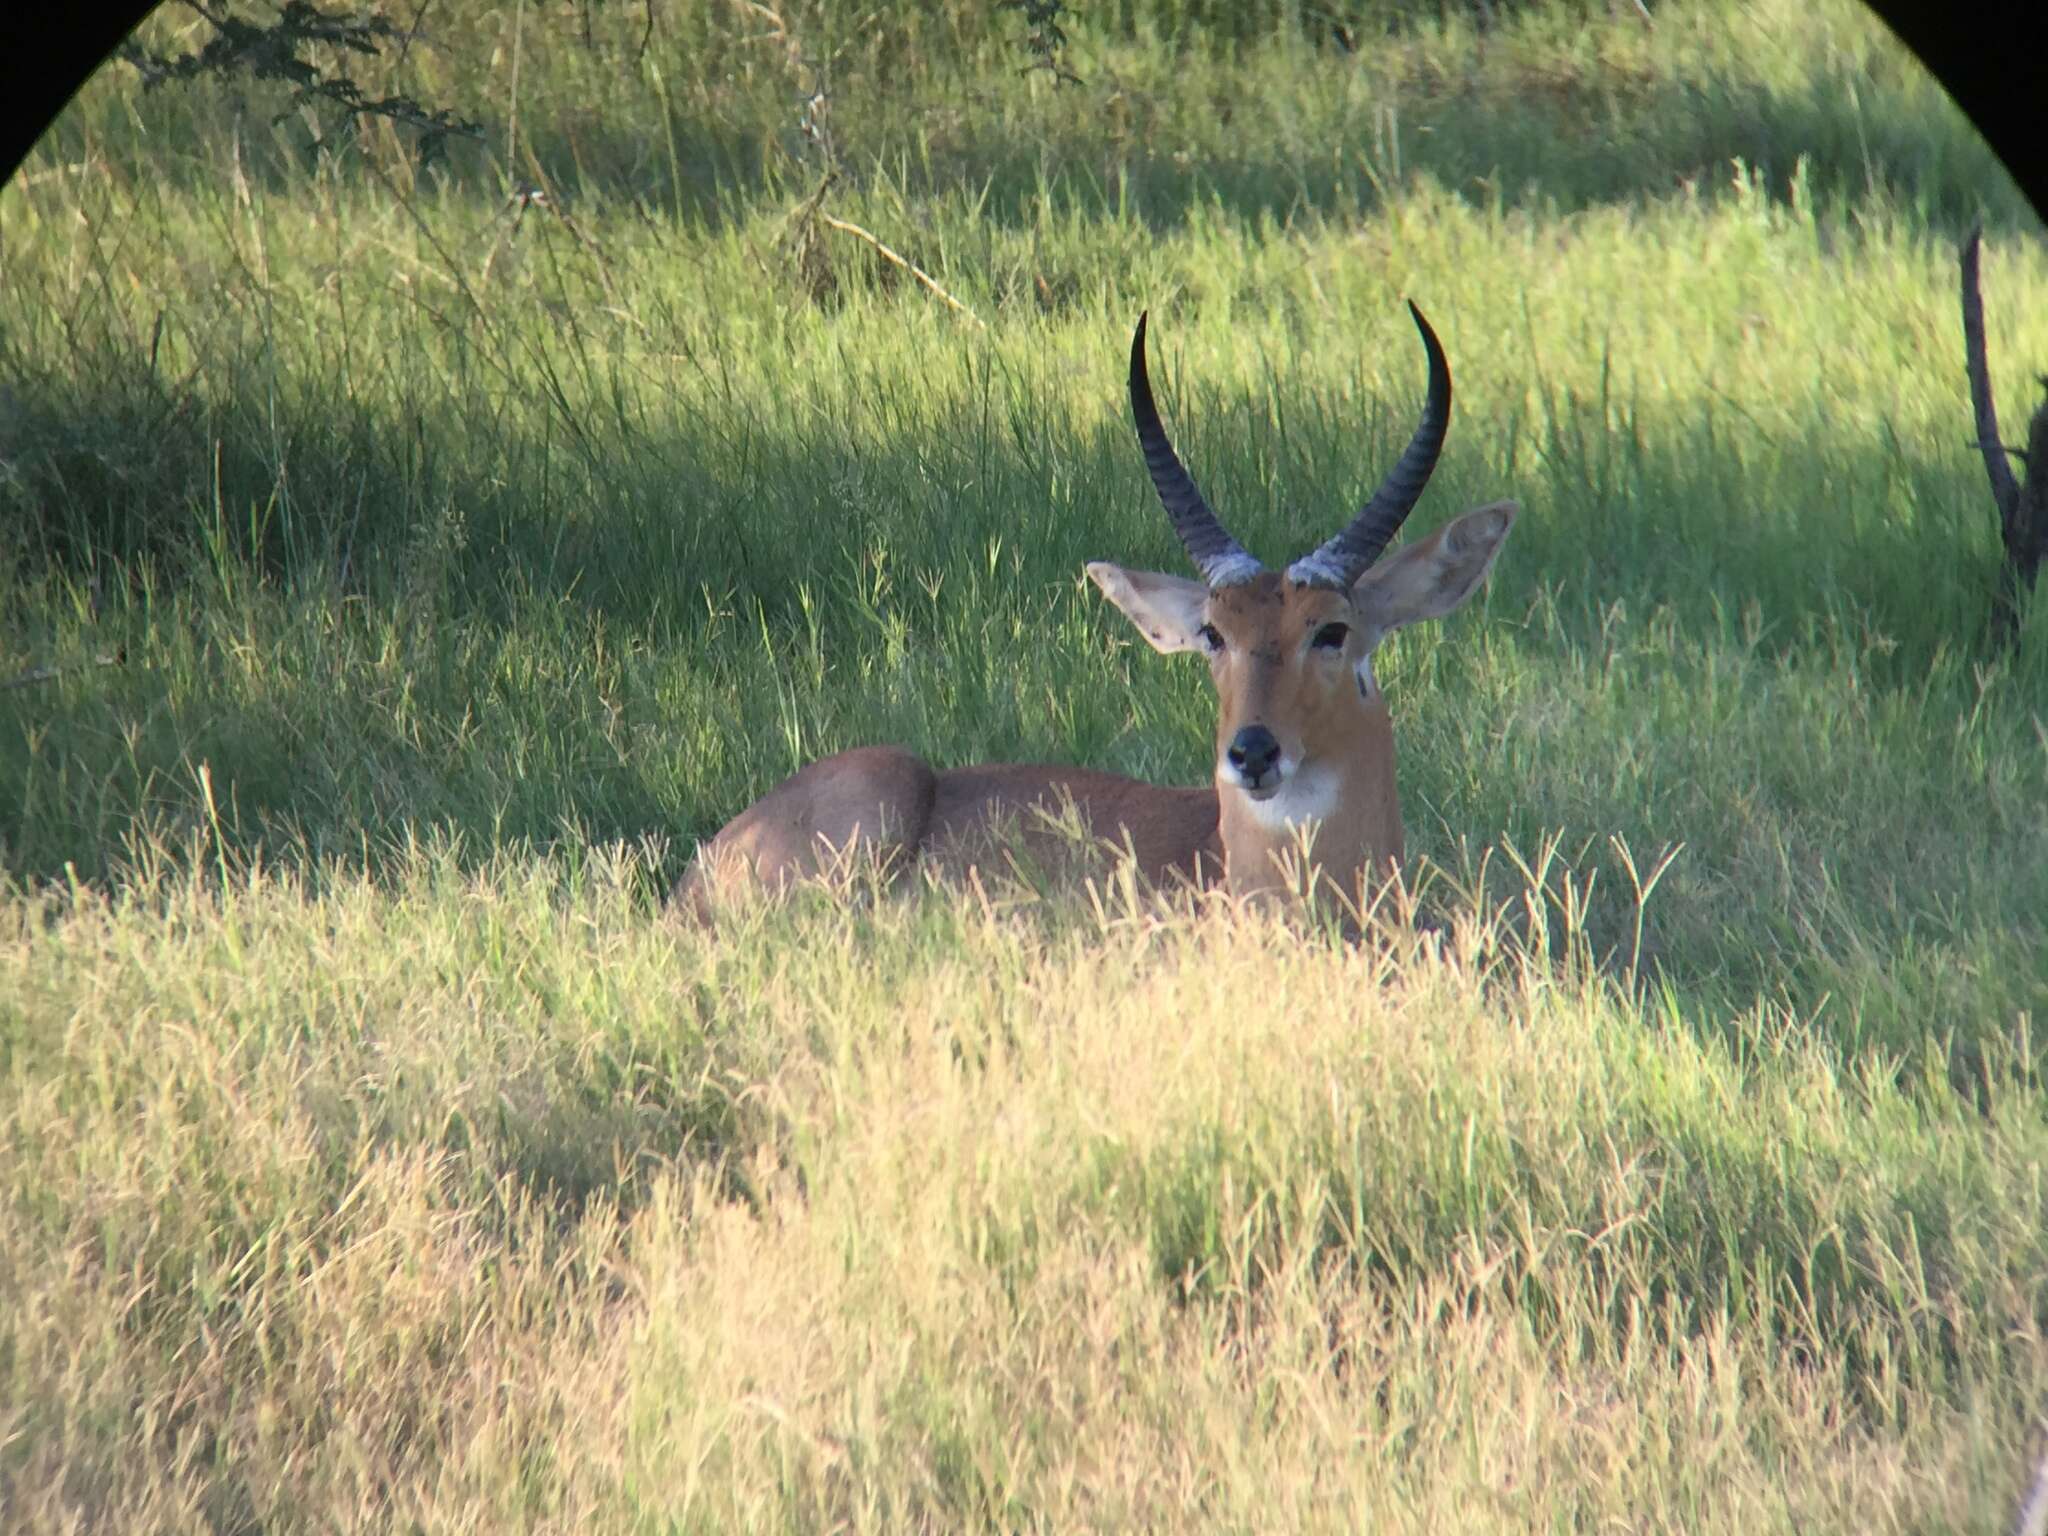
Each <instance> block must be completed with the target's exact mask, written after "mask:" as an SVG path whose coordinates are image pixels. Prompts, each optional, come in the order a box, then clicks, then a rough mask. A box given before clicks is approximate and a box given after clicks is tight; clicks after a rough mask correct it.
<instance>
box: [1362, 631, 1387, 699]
mask: <svg viewBox="0 0 2048 1536" xmlns="http://www.w3.org/2000/svg"><path fill="white" fill-rule="evenodd" d="M1381 638H1382V637H1381V636H1380V635H1378V634H1375V635H1374V636H1373V637H1372V640H1371V642H1370V643H1369V644H1368V645H1367V646H1366V648H1365V654H1364V655H1363V656H1361V657H1359V658H1358V666H1357V668H1356V669H1355V671H1356V675H1357V677H1358V692H1359V696H1360V697H1361V698H1366V699H1376V698H1378V697H1379V696H1380V680H1379V678H1378V676H1377V675H1375V673H1374V672H1373V670H1372V653H1373V652H1374V651H1375V650H1376V649H1377V648H1378V647H1379V643H1380V640H1381Z"/></svg>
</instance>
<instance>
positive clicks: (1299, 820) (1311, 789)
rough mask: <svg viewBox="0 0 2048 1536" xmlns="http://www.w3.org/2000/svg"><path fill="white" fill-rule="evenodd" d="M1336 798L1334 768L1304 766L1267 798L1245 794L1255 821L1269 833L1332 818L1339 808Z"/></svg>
mask: <svg viewBox="0 0 2048 1536" xmlns="http://www.w3.org/2000/svg"><path fill="white" fill-rule="evenodd" d="M1238 793H1239V794H1243V793H1244V792H1243V791H1242V790H1239V791H1238ZM1337 798H1338V797H1337V775H1336V773H1335V772H1334V771H1333V770H1331V769H1329V768H1325V767H1313V768H1301V769H1297V770H1296V771H1295V772H1293V773H1290V774H1288V775H1287V778H1286V779H1285V781H1283V782H1282V784H1281V785H1280V790H1279V792H1278V793H1277V794H1275V795H1272V796H1270V797H1269V798H1267V799H1264V800H1254V799H1252V798H1251V797H1250V796H1249V795H1245V799H1244V806H1245V809H1246V810H1247V811H1249V812H1250V813H1251V818H1252V820H1253V821H1256V822H1257V823H1258V824H1259V825H1260V826H1262V827H1264V828H1266V830H1268V831H1269V832H1278V831H1288V832H1291V831H1293V830H1294V829H1295V828H1296V827H1299V826H1302V825H1304V824H1305V823H1307V822H1311V821H1327V820H1329V819H1330V816H1331V815H1332V814H1333V813H1334V812H1335V811H1336V809H1337Z"/></svg>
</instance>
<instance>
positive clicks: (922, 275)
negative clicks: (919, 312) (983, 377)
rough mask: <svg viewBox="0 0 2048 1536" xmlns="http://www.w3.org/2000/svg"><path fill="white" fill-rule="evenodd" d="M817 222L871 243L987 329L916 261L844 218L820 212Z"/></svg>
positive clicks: (980, 320)
mask: <svg viewBox="0 0 2048 1536" xmlns="http://www.w3.org/2000/svg"><path fill="white" fill-rule="evenodd" d="M823 191H824V189H823V188H820V189H819V193H820V195H821V196H822V195H823ZM818 222H819V223H820V224H825V225H829V226H830V227H831V228H833V229H836V230H838V231H839V232H840V233H841V234H846V235H852V236H854V237H855V238H856V239H860V240H865V241H867V243H868V244H869V245H872V246H873V247H874V248H875V249H876V250H877V251H878V252H880V253H881V255H882V256H883V258H884V259H885V260H888V261H893V262H895V263H896V265H897V266H899V267H901V268H902V269H903V270H904V271H906V272H908V273H909V274H910V275H911V276H912V277H914V278H916V279H917V280H918V281H919V282H920V283H923V284H924V285H925V287H927V288H929V289H931V291H932V292H933V293H935V294H937V295H938V296H939V297H940V298H941V299H944V300H945V301H946V302H947V303H948V304H950V305H952V306H953V308H955V309H957V310H958V311H960V313H961V314H963V315H965V316H966V317H967V318H968V319H970V320H972V321H973V322H974V323H975V324H976V325H978V326H980V327H981V328H982V329H983V330H987V329H988V326H987V324H986V323H985V322H984V321H983V320H982V318H981V316H979V315H977V314H976V313H975V312H974V311H973V310H971V309H969V308H968V307H967V306H966V305H965V304H962V303H961V302H960V301H959V300H958V299H956V298H954V297H953V295H951V294H950V293H948V292H946V290H945V289H944V288H941V287H940V286H939V283H938V279H936V278H934V277H933V276H932V275H931V274H930V273H929V272H927V271H925V270H924V268H922V267H920V266H919V265H917V263H916V262H914V261H911V260H909V259H907V258H906V257H903V256H899V255H897V254H896V252H894V251H892V250H890V249H889V247H888V246H886V245H884V244H882V242H881V241H879V240H877V239H876V238H875V237H874V236H873V235H871V234H869V233H868V232H867V231H866V230H864V229H862V228H861V227H860V226H859V225H858V224H849V223H847V222H846V220H844V219H835V218H833V217H832V215H831V214H829V213H820V214H819V215H818Z"/></svg>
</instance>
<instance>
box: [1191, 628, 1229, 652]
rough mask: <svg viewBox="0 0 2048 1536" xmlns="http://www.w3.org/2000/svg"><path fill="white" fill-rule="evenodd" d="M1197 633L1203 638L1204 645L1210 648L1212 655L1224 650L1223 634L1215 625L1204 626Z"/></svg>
mask: <svg viewBox="0 0 2048 1536" xmlns="http://www.w3.org/2000/svg"><path fill="white" fill-rule="evenodd" d="M1195 633H1196V634H1197V635H1199V636H1201V639H1202V644H1204V645H1206V646H1207V647H1209V650H1210V651H1211V653H1214V652H1216V651H1220V650H1222V649H1223V632H1222V631H1221V630H1219V629H1218V628H1217V627H1216V626H1215V625H1214V624H1204V625H1203V626H1202V627H1201V628H1200V629H1198V630H1196V631H1195Z"/></svg>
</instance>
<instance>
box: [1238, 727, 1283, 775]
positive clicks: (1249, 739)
mask: <svg viewBox="0 0 2048 1536" xmlns="http://www.w3.org/2000/svg"><path fill="white" fill-rule="evenodd" d="M1229 757H1230V766H1231V767H1233V768H1235V769H1236V770H1237V773H1238V777H1239V778H1241V779H1243V780H1244V781H1245V783H1246V784H1249V785H1251V786H1252V787H1253V788H1255V789H1256V788H1257V787H1258V785H1259V783H1260V781H1261V780H1263V779H1264V778H1265V777H1266V775H1267V774H1269V773H1271V772H1272V771H1273V765H1274V764H1275V763H1277V762H1279V761H1280V743H1279V742H1277V741H1275V740H1274V739H1273V733H1272V732H1271V731H1269V730H1267V729H1266V728H1265V727H1264V726H1263V725H1248V726H1246V727H1245V728H1244V729H1243V730H1241V731H1239V732H1238V733H1237V735H1235V736H1234V737H1232V738H1231V741H1230V752H1229Z"/></svg>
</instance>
